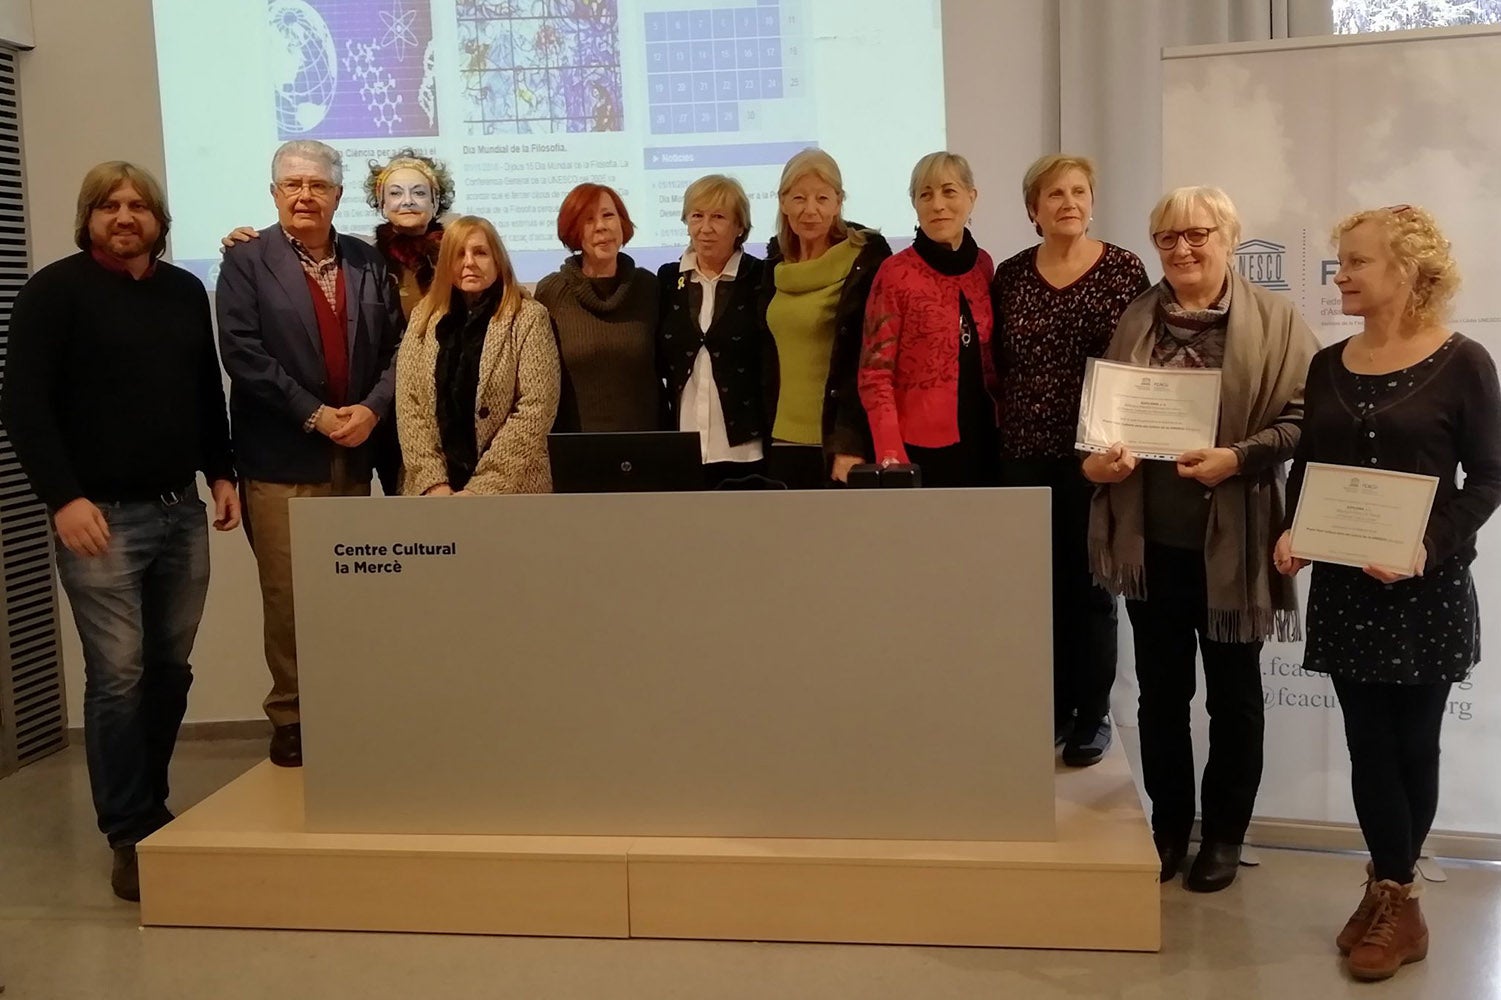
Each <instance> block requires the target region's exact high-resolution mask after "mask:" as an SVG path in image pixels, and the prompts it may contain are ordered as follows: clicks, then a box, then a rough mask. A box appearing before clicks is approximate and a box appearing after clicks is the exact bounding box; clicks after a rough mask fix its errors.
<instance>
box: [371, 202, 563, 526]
mask: <svg viewBox="0 0 1501 1000" xmlns="http://www.w3.org/2000/svg"><path fill="white" fill-rule="evenodd" d="M435 272H436V277H435V280H434V281H433V284H432V287H431V288H430V289H429V290H428V292H427V294H426V295H425V296H424V297H423V298H422V301H421V302H419V303H418V304H417V306H416V307H415V308H414V309H413V310H412V315H411V318H410V321H409V322H408V324H407V332H406V336H405V337H404V338H403V339H402V342H401V350H400V352H399V353H398V354H397V359H396V414H397V422H396V425H397V429H398V432H399V433H400V435H401V455H402V460H403V462H404V463H405V465H406V476H405V479H404V481H403V483H402V493H404V494H405V495H407V496H474V495H479V494H492V493H548V492H550V491H551V490H552V475H551V472H550V471H549V468H548V459H547V434H548V431H549V430H550V429H551V428H552V423H553V419H554V417H555V416H556V415H557V410H558V381H559V376H558V352H557V347H556V345H555V343H554V341H553V336H552V327H551V326H550V325H549V323H548V319H547V310H546V309H545V308H543V307H542V305H540V304H539V303H538V302H536V301H535V300H534V299H532V298H531V297H530V296H529V295H528V294H527V293H526V291H525V289H523V288H522V287H521V284H520V282H518V281H517V280H516V274H515V271H514V270H513V269H512V267H511V260H510V257H509V256H508V255H507V254H506V249H505V245H504V244H503V243H501V241H500V236H499V234H497V233H496V232H495V227H494V226H492V225H490V223H489V222H487V221H485V220H484V219H481V218H478V217H476V216H472V215H466V216H464V217H463V218H460V219H457V220H455V221H454V222H452V223H451V224H450V225H449V226H448V227H447V229H446V230H445V232H444V234H443V244H442V247H441V248H440V249H439V251H438V264H437V267H436V268H435Z"/></svg>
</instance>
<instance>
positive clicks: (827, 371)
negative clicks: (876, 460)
mask: <svg viewBox="0 0 1501 1000" xmlns="http://www.w3.org/2000/svg"><path fill="white" fill-rule="evenodd" d="M777 195H778V202H779V212H778V218H777V235H776V237H775V238H773V239H772V241H771V244H770V245H769V246H768V247H767V251H766V263H767V267H766V268H765V273H766V275H767V276H768V277H767V279H766V285H765V288H764V289H763V293H762V295H763V302H764V303H765V309H766V326H767V331H768V337H767V343H766V345H765V346H766V350H765V351H764V352H763V357H764V359H765V362H764V364H765V371H764V373H763V374H764V384H765V387H766V413H767V417H768V420H769V422H770V424H771V435H772V438H773V439H774V440H777V441H787V442H791V443H794V444H812V445H821V446H822V447H823V450H824V457H825V465H826V468H827V470H828V474H829V477H830V478H832V479H834V480H838V481H839V482H844V481H845V479H846V477H847V476H848V475H849V470H850V468H851V467H852V466H855V465H857V464H859V463H860V462H864V461H867V460H868V459H869V458H870V454H871V448H870V423H869V421H868V420H867V418H866V416H865V409H864V407H863V406H861V404H860V395H859V391H858V388H857V385H856V378H857V375H858V371H859V365H860V347H861V337H862V335H863V328H864V324H865V299H866V296H867V294H868V293H869V291H870V283H871V281H872V280H873V279H874V278H875V273H876V268H877V266H879V265H880V263H881V261H882V260H884V259H886V258H887V257H889V256H891V247H890V245H888V244H887V242H886V240H885V238H884V237H882V236H881V234H880V233H878V232H876V231H875V230H872V229H865V228H862V227H860V226H857V225H854V224H852V223H848V222H845V221H844V219H843V217H842V215H841V210H842V208H843V206H844V186H843V180H842V179H841V177H840V173H839V165H838V164H836V163H835V162H834V159H833V157H831V156H829V154H828V153H825V152H823V151H822V150H818V149H805V150H803V151H802V152H801V153H798V154H797V155H796V156H794V157H793V158H792V159H791V160H789V161H787V166H786V167H785V168H784V169H783V171H782V181H781V184H780V185H779V186H778V188H777Z"/></svg>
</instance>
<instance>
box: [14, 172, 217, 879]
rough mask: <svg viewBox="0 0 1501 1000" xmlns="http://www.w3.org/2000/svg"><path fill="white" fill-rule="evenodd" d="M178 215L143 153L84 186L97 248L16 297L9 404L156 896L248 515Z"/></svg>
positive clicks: (104, 827)
mask: <svg viewBox="0 0 1501 1000" xmlns="http://www.w3.org/2000/svg"><path fill="white" fill-rule="evenodd" d="M169 223H170V217H169V216H168V214H167V205H166V201H165V199H164V197H163V195H162V189H161V186H160V185H159V184H158V183H157V181H156V179H155V178H154V177H152V176H151V175H150V174H149V173H147V172H146V171H144V170H142V169H141V168H140V167H137V166H134V165H132V164H129V163H124V162H120V161H112V162H109V163H101V164H99V165H98V166H96V167H94V168H93V169H92V170H90V171H89V172H88V174H87V176H85V177H84V180H83V186H82V189H81V190H80V191H79V195H78V216H77V219H76V224H75V228H74V238H75V242H76V243H77V244H78V247H79V249H80V250H81V251H82V252H81V253H77V254H74V255H73V256H71V257H67V258H64V259H63V260H60V261H57V262H56V263H53V264H49V265H48V266H47V267H44V268H42V269H41V270H40V271H38V272H37V273H36V274H35V275H33V276H32V278H31V280H30V281H28V282H27V283H26V286H25V287H24V288H22V289H21V292H20V294H19V295H18V296H17V298H16V304H15V309H14V311H13V312H12V315H11V323H10V348H9V350H10V354H9V359H8V368H7V371H6V373H5V375H6V377H5V384H4V393H3V397H0V417H3V419H4V421H5V425H6V429H7V430H8V431H9V432H10V437H11V441H12V442H13V443H14V445H15V449H16V456H17V457H18V458H19V459H20V461H21V466H22V468H24V469H25V470H26V475H27V477H28V478H29V479H30V480H31V485H32V488H33V489H34V490H35V492H36V494H37V496H38V497H40V498H41V500H42V502H43V503H44V504H46V505H47V509H48V510H49V511H51V512H52V523H53V527H54V529H55V531H56V534H57V541H58V543H59V544H58V549H57V565H58V575H59V576H60V577H61V578H62V583H63V589H64V590H66V591H67V593H68V600H69V602H70V603H71V604H72V607H73V618H74V621H75V622H76V623H77V625H78V634H79V638H80V639H81V640H82V642H83V658H84V704H83V714H84V719H83V732H84V747H85V753H86V756H87V759H88V765H89V784H90V786H91V788H92V791H93V797H94V809H95V811H96V813H97V814H98V817H99V829H100V831H102V832H103V833H104V834H105V836H107V837H108V838H109V843H110V846H111V847H112V848H113V849H114V869H113V871H112V873H111V877H110V884H111V885H112V887H113V888H114V891H115V895H117V896H119V897H121V898H122V899H129V900H138V899H140V883H139V879H138V876H137V872H136V852H135V845H136V843H137V842H138V841H140V840H142V839H143V838H145V837H146V836H148V835H149V834H151V833H152V832H154V831H155V830H157V829H158V828H160V827H162V826H164V825H165V824H166V823H168V822H169V821H171V819H172V814H171V813H170V812H169V811H168V810H167V769H168V765H169V763H170V762H171V759H172V749H173V746H174V745H175V744H176V742H177V730H178V727H179V726H180V725H181V723H182V717H183V713H184V712H185V711H186V710H187V703H188V687H189V686H190V685H191V684H192V682H193V675H192V671H191V668H190V667H189V665H188V654H189V653H190V652H191V651H192V648H193V640H194V638H195V636H196V635H197V633H198V623H199V620H200V618H201V617H202V615H203V604H204V599H205V596H206V595H207V593H208V575H209V555H208V530H207V528H206V526H205V524H204V504H203V501H202V500H200V499H199V497H198V485H197V475H198V473H199V472H202V473H203V474H204V478H205V479H206V480H207V481H208V483H209V487H210V490H211V491H212V494H213V501H214V527H215V528H217V529H219V530H220V531H229V530H231V529H233V528H234V527H236V526H237V525H238V524H239V522H240V502H239V498H238V495H237V494H236V491H235V473H234V463H233V456H232V453H231V451H230V442H229V421H228V419H227V417H226V414H225V407H224V386H223V383H222V382H221V380H220V376H219V363H218V358H217V356H216V355H215V352H214V333H213V327H212V325H211V321H210V313H209V304H208V294H207V292H206V291H205V290H204V287H203V285H202V284H201V283H200V282H199V281H198V279H197V278H195V277H193V276H192V275H191V274H189V273H188V272H186V271H184V270H181V269H180V268H176V267H173V266H172V265H171V264H167V263H164V262H162V261H161V260H159V259H158V258H160V257H161V255H162V253H163V252H164V251H165V250H166V247H167V230H168V226H169Z"/></svg>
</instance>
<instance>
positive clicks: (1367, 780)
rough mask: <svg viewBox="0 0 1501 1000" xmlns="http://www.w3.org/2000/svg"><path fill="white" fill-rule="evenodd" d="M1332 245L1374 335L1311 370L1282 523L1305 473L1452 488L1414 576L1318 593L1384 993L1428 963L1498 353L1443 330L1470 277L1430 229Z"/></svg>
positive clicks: (1361, 920) (1330, 350)
mask: <svg viewBox="0 0 1501 1000" xmlns="http://www.w3.org/2000/svg"><path fill="white" fill-rule="evenodd" d="M1334 236H1335V239H1336V240H1337V242H1338V244H1339V272H1338V273H1337V274H1336V275H1335V279H1334V283H1335V285H1336V286H1338V288H1339V291H1340V302H1341V305H1342V308H1343V311H1344V313H1345V315H1347V316H1359V317H1361V318H1362V320H1364V326H1363V328H1362V329H1361V331H1360V333H1358V334H1356V335H1355V336H1353V337H1350V338H1348V339H1346V340H1343V341H1341V342H1340V343H1337V344H1334V345H1332V346H1330V347H1327V348H1325V349H1324V350H1322V351H1320V352H1319V353H1318V354H1317V355H1316V356H1315V357H1314V359H1313V364H1312V366H1311V367H1310V369H1309V372H1308V388H1307V395H1306V410H1305V414H1304V421H1303V435H1302V437H1301V438H1300V440H1299V442H1298V447H1297V450H1296V452H1295V453H1294V456H1293V472H1292V477H1291V479H1290V481H1289V484H1288V496H1289V498H1290V501H1291V502H1290V504H1289V510H1288V512H1287V520H1286V523H1287V524H1288V525H1291V524H1292V518H1293V514H1294V513H1295V511H1296V509H1297V500H1298V492H1299V490H1300V488H1301V486H1302V482H1303V476H1304V470H1305V467H1306V465H1307V463H1309V462H1327V463H1331V464H1335V465H1348V466H1358V467H1361V468H1367V469H1389V470H1393V471H1397V472H1413V473H1421V474H1424V475H1431V476H1437V477H1438V479H1439V485H1438V492H1437V495H1436V496H1435V498H1434V501H1433V509H1432V513H1431V514H1430V515H1429V518H1428V527H1427V530H1426V532H1425V535H1424V539H1423V547H1422V549H1421V551H1420V552H1419V560H1418V565H1417V572H1416V574H1415V575H1411V576H1409V575H1406V574H1402V573H1394V572H1391V571H1389V570H1385V569H1381V568H1378V567H1375V566H1367V567H1365V568H1364V569H1360V568H1354V567H1349V566H1336V565H1332V564H1329V563H1320V564H1318V565H1317V566H1315V567H1314V570H1313V580H1312V581H1311V586H1310V588H1309V598H1308V646H1307V649H1306V650H1305V653H1304V662H1303V666H1304V668H1305V669H1308V670H1312V671H1317V672H1319V673H1325V674H1329V675H1330V677H1331V679H1332V680H1333V683H1334V692H1335V694H1336V695H1337V696H1338V698H1339V703H1340V710H1341V711H1342V712H1343V713H1344V717H1345V740H1346V743H1347V744H1348V746H1349V751H1350V779H1351V790H1352V793H1353V797H1354V800H1355V812H1356V815H1357V816H1358V817H1359V819H1360V829H1361V833H1362V834H1364V836H1365V840H1366V846H1367V847H1368V848H1369V849H1370V852H1371V863H1370V865H1369V866H1368V867H1367V869H1366V874H1367V881H1366V890H1365V894H1364V897H1363V898H1362V899H1361V902H1360V905H1359V906H1358V907H1357V908H1356V910H1355V913H1354V914H1352V915H1351V917H1350V919H1349V921H1348V922H1347V923H1346V924H1345V927H1344V929H1343V930H1342V931H1341V932H1340V933H1339V935H1338V937H1337V938H1336V943H1337V944H1338V946H1339V949H1340V951H1342V952H1345V953H1346V954H1347V955H1348V956H1349V957H1348V960H1347V961H1348V967H1349V970H1350V973H1351V974H1352V975H1353V976H1355V977H1356V978H1358V979H1366V980H1371V979H1385V978H1388V977H1390V976H1392V975H1394V974H1395V973H1396V972H1397V970H1398V969H1399V968H1401V967H1402V966H1403V965H1404V964H1406V963H1408V962H1416V961H1419V960H1421V959H1422V958H1424V957H1425V956H1426V955H1427V954H1428V928H1427V926H1426V924H1425V923H1424V920H1423V914H1422V911H1421V910H1420V909H1419V906H1418V899H1417V893H1416V889H1417V882H1416V881H1415V879H1414V878H1413V870H1414V867H1415V865H1416V863H1417V859H1418V853H1419V852H1420V851H1421V850H1422V847H1423V840H1424V838H1426V837H1427V836H1428V830H1429V828H1430V827H1431V826H1432V825H1433V817H1434V814H1435V812H1436V811H1437V809H1438V762H1439V729H1440V727H1441V725H1442V723H1443V719H1444V714H1445V711H1446V710H1447V708H1448V700H1449V688H1450V685H1451V684H1454V683H1457V682H1459V681H1463V680H1465V679H1466V678H1467V677H1468V676H1469V674H1470V670H1471V668H1472V667H1473V666H1474V665H1475V663H1476V661H1477V660H1478V659H1479V658H1480V630H1479V624H1480V623H1479V607H1478V603H1477V600H1476V596H1475V584H1474V581H1473V580H1472V578H1471V576H1470V563H1471V562H1473V561H1474V559H1475V536H1476V533H1477V532H1478V531H1479V530H1480V527H1481V525H1483V524H1484V523H1485V522H1486V520H1487V519H1488V518H1489V517H1490V516H1491V514H1492V513H1493V512H1494V511H1495V509H1496V507H1497V505H1498V504H1501V388H1498V385H1497V378H1496V366H1495V364H1494V362H1492V360H1491V357H1490V355H1489V354H1487V353H1486V350H1485V348H1483V347H1481V346H1480V345H1479V344H1477V343H1476V342H1475V341H1473V340H1470V339H1469V338H1467V337H1465V336H1464V335H1462V334H1459V333H1454V332H1451V331H1450V330H1449V329H1448V328H1447V327H1446V326H1445V325H1444V323H1443V321H1444V318H1445V315H1446V312H1447V308H1448V305H1449V302H1450V300H1451V299H1452V298H1453V295H1454V292H1455V289H1456V288H1457V287H1458V285H1459V274H1458V271H1457V269H1456V267H1455V264H1454V261H1453V259H1452V258H1451V256H1450V254H1449V242H1448V241H1447V240H1446V239H1444V236H1443V234H1442V233H1441V232H1440V231H1439V228H1438V225H1437V224H1436V223H1435V222H1434V220H1433V217H1432V216H1431V215H1429V214H1428V213H1427V212H1425V211H1423V210H1422V209H1421V208H1415V207H1412V206H1410V205H1396V206H1393V207H1390V208H1378V209H1373V210H1370V211H1365V212H1357V213H1356V214H1354V215H1351V216H1349V217H1348V218H1346V219H1344V220H1343V221H1342V222H1340V223H1339V225H1338V226H1337V227H1335V231H1334ZM1460 468H1463V469H1464V474H1465V476H1464V485H1463V486H1462V487H1461V486H1460V485H1459V484H1458V483H1457V482H1456V473H1457V471H1458V470H1459V469H1460ZM1275 560H1276V564H1277V568H1278V570H1280V571H1281V572H1282V573H1284V574H1287V575H1289V576H1291V575H1292V574H1295V573H1297V572H1298V571H1299V570H1301V569H1302V568H1303V566H1304V565H1306V564H1305V563H1304V561H1303V560H1301V559H1296V558H1294V557H1293V556H1292V554H1291V533H1290V532H1286V533H1284V534H1283V535H1282V537H1281V538H1280V539H1279V540H1278V542H1277V548H1276V553H1275Z"/></svg>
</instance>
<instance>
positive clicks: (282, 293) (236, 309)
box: [217, 140, 403, 767]
mask: <svg viewBox="0 0 1501 1000" xmlns="http://www.w3.org/2000/svg"><path fill="white" fill-rule="evenodd" d="M271 178H272V180H271V197H272V199H273V200H274V201H275V202H276V212H277V225H275V226H272V227H270V228H268V229H265V230H262V231H261V233H260V237H261V238H260V239H257V240H252V241H250V242H248V243H242V244H239V245H237V246H235V247H232V248H230V249H229V250H228V251H226V253H225V254H224V262H223V265H222V266H221V268H220V272H219V283H218V295H217V307H218V317H219V346H220V353H221V354H222V356H223V360H224V368H225V370H226V371H228V373H229V377H230V402H229V411H230V420H231V425H232V429H233V436H234V446H235V453H236V456H237V461H238V464H239V469H240V473H241V476H242V480H241V490H242V491H243V494H244V508H245V533H246V535H247V536H248V537H249V539H250V547H251V549H252V550H253V551H254V553H255V558H256V564H257V566H258V567H259V572H260V584H261V601H262V605H263V610H264V615H265V642H266V665H267V666H268V667H269V668H270V671H271V680H272V685H271V693H270V694H269V695H268V696H267V697H266V701H265V709H266V715H267V716H268V717H269V718H270V719H271V723H272V725H273V726H274V727H275V730H274V734H273V736H272V738H271V749H270V756H271V761H272V762H273V763H275V764H279V765H281V766H283V767H297V766H300V765H301V763H302V728H301V715H300V713H299V706H298V687H297V639H296V630H295V626H294V621H293V605H292V551H291V534H290V529H289V524H288V508H287V501H289V500H291V499H292V498H294V497H326V496H368V495H369V493H370V472H371V447H370V445H369V443H368V442H369V440H370V433H371V431H372V430H374V428H375V426H376V424H377V422H379V421H380V420H383V419H386V418H387V417H389V415H390V413H391V404H392V398H393V393H394V385H395V374H394V364H393V362H394V358H395V355H396V346H397V341H398V340H399V339H400V336H401V329H402V326H403V322H402V318H401V307H400V303H399V301H398V299H397V295H396V286H395V285H394V284H393V283H392V282H391V281H390V280H389V279H388V277H387V275H386V265H385V262H384V261H383V260H382V258H381V256H380V253H379V252H378V251H377V250H376V249H375V248H374V247H372V246H370V245H369V244H367V243H365V242H363V241H362V240H359V239H356V238H354V237H351V236H341V235H339V234H338V233H336V232H334V228H333V215H334V210H335V209H336V208H338V206H339V200H340V198H342V197H343V194H344V187H343V164H342V162H341V159H340V156H339V153H338V152H337V151H336V150H334V149H333V148H332V147H330V146H327V145H325V144H323V143H321V142H313V141H307V140H294V141H292V142H287V143H284V144H283V145H282V146H281V147H280V148H279V149H277V151H276V154H275V155H274V156H273V157H272V159H271Z"/></svg>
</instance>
